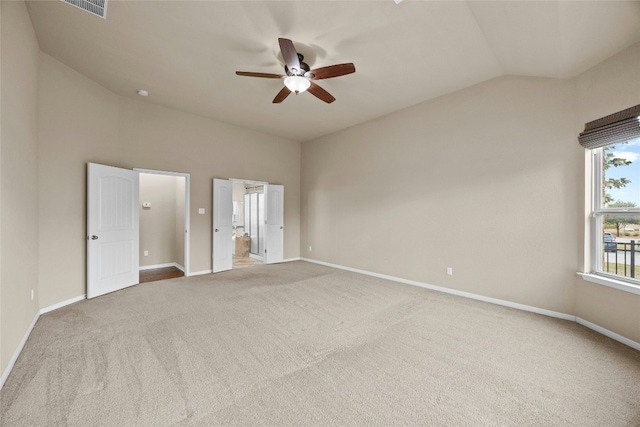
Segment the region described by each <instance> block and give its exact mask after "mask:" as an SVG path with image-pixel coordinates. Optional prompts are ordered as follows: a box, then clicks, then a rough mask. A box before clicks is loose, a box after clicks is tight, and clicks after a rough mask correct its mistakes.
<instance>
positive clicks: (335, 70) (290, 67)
mask: <svg viewBox="0 0 640 427" xmlns="http://www.w3.org/2000/svg"><path fill="white" fill-rule="evenodd" d="M278 42H279V43H280V51H281V52H282V57H283V58H284V62H285V66H284V71H285V75H280V74H269V73H254V72H249V71H236V74H237V75H239V76H247V77H262V78H266V79H284V87H283V88H282V90H281V91H280V92H278V94H277V95H276V97H275V98H273V103H274V104H279V103H281V102H282V101H284V100H285V98H286V97H287V96H289V94H290V93H291V92H294V93H295V94H298V93H301V92H304V91H307V90H308V91H309V93H311V94H312V95H313V96H315V97H316V98H318V99H321V100H322V101H324V102H326V103H327V104H330V103H332V102H333V101H335V100H336V99H335V98H334V97H333V96H332V95H331V94H330V93H329V92H327V91H326V90H324V89H322V88H321V87H320V86H318V85H317V84H316V83H314V81H313V80H321V79H330V78H332V77H339V76H344V75H345V74H351V73H355V72H356V66H355V65H353V64H352V63H348V64H336V65H329V66H327V67H321V68H316V69H315V70H310V69H309V66H308V65H307V64H305V63H304V62H303V60H304V56H302V55H301V54H299V53H298V52H296V48H295V47H294V46H293V42H292V41H291V40H289V39H283V38H279V39H278Z"/></svg>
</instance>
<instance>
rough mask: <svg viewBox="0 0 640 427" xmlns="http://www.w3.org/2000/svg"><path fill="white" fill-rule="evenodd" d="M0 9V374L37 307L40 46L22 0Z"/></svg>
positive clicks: (1, 5)
mask: <svg viewBox="0 0 640 427" xmlns="http://www.w3.org/2000/svg"><path fill="white" fill-rule="evenodd" d="M0 10H1V23H0V29H1V32H2V38H1V40H2V41H1V46H0V49H1V51H2V66H1V75H2V81H1V85H2V86H1V92H2V101H1V102H2V106H1V109H2V121H1V124H0V126H1V128H2V130H1V135H0V140H1V146H0V147H1V148H0V153H1V154H0V159H1V162H2V163H1V167H0V183H1V187H0V195H1V196H2V204H1V208H0V210H1V213H0V230H1V231H0V232H1V233H2V240H1V242H0V260H1V261H2V266H1V268H0V295H1V296H2V299H1V300H0V375H1V374H2V373H4V371H5V368H6V367H7V365H8V363H9V362H10V360H11V358H12V356H13V355H14V353H15V351H16V349H17V347H18V345H19V343H20V341H21V340H22V338H23V337H24V335H25V332H26V331H27V330H28V328H29V325H30V324H31V322H32V321H33V319H34V317H35V315H36V313H37V311H38V297H39V295H38V52H39V49H38V43H37V40H36V37H35V34H34V31H33V28H32V26H31V21H30V18H29V15H28V14H27V10H26V7H25V5H24V3H21V2H0ZM31 290H33V291H34V299H33V300H32V299H31Z"/></svg>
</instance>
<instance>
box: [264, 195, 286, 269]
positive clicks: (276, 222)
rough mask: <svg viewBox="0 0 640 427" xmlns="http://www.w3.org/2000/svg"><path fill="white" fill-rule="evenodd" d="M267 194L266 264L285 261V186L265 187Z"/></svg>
mask: <svg viewBox="0 0 640 427" xmlns="http://www.w3.org/2000/svg"><path fill="white" fill-rule="evenodd" d="M264 194H265V212H266V218H265V226H266V233H265V249H264V263H265V264H273V263H276V262H282V261H283V260H284V185H274V184H269V185H265V186H264Z"/></svg>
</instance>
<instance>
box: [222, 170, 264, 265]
mask: <svg viewBox="0 0 640 427" xmlns="http://www.w3.org/2000/svg"><path fill="white" fill-rule="evenodd" d="M230 181H231V182H232V184H233V216H232V219H231V223H232V225H233V237H232V238H233V245H232V247H233V268H246V267H251V266H255V265H260V264H264V242H265V239H264V235H265V231H266V227H265V221H264V219H265V210H264V203H265V198H264V186H265V184H267V183H266V182H260V181H248V180H241V179H231V180H230Z"/></svg>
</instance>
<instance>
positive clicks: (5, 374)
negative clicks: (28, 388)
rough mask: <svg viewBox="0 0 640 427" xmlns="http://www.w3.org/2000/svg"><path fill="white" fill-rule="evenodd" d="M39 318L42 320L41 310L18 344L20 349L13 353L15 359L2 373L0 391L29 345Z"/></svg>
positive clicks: (10, 361)
mask: <svg viewBox="0 0 640 427" xmlns="http://www.w3.org/2000/svg"><path fill="white" fill-rule="evenodd" d="M39 318H40V310H38V311H37V312H36V315H35V316H33V320H32V321H31V324H30V325H29V327H28V328H27V332H25V334H24V336H23V337H22V340H21V341H20V344H18V348H16V351H15V352H14V353H13V357H11V360H9V364H8V365H7V367H6V368H5V370H4V372H3V373H2V376H1V377H0V390H2V387H4V383H5V381H7V378H9V374H10V373H11V370H12V369H13V365H15V363H16V360H18V357H19V356H20V353H22V349H23V348H24V345H25V344H26V343H27V339H29V335H31V331H32V330H33V327H34V326H35V325H36V322H37V321H38V319H39Z"/></svg>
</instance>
